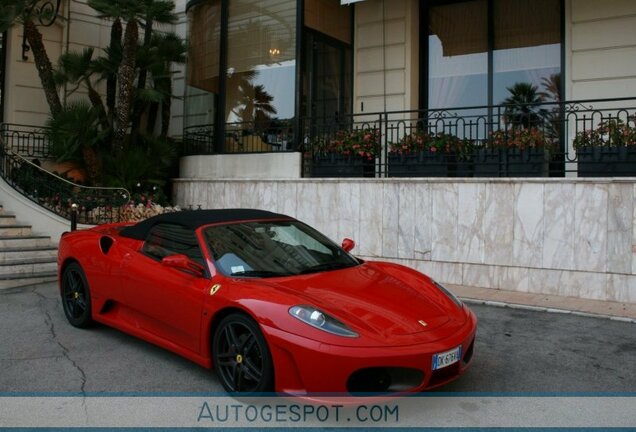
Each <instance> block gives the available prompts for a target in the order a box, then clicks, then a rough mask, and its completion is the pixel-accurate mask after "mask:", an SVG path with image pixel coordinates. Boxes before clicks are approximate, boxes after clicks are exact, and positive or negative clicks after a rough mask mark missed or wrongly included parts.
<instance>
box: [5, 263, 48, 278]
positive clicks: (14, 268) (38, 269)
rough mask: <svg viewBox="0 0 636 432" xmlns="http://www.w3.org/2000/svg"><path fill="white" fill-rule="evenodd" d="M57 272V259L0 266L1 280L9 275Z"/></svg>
mask: <svg viewBox="0 0 636 432" xmlns="http://www.w3.org/2000/svg"><path fill="white" fill-rule="evenodd" d="M55 271H57V259H55V258H37V259H30V260H22V261H21V262H9V263H2V264H0V280H2V279H3V278H4V276H7V275H20V274H21V275H25V274H29V275H30V274H35V273H42V272H55Z"/></svg>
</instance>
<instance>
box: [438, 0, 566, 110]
mask: <svg viewBox="0 0 636 432" xmlns="http://www.w3.org/2000/svg"><path fill="white" fill-rule="evenodd" d="M492 4H493V9H492V10H488V2H487V1H486V0H473V1H464V2H457V3H453V4H447V5H441V6H432V7H430V8H429V10H428V12H429V14H428V16H429V23H428V31H429V38H428V39H429V46H428V49H429V78H428V89H429V90H428V107H429V108H432V109H435V108H450V107H462V106H476V105H486V104H489V103H493V104H500V103H502V102H503V101H504V100H506V99H507V98H509V97H510V91H509V90H508V89H509V88H512V87H513V86H515V84H518V83H526V84H530V87H536V89H537V90H536V93H537V95H538V96H539V97H540V98H542V99H543V100H546V101H554V100H558V99H560V87H561V86H560V76H561V67H560V65H561V45H560V44H561V25H560V21H561V0H494V1H493V2H492ZM489 14H490V17H491V19H490V20H489ZM489 22H490V23H492V27H491V28H489ZM489 34H490V35H491V37H490V38H489ZM489 53H491V54H492V64H491V65H489V60H488V55H489ZM490 79H492V94H488V87H489V81H490ZM526 88H527V86H526Z"/></svg>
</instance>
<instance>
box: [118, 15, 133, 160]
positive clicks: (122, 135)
mask: <svg viewBox="0 0 636 432" xmlns="http://www.w3.org/2000/svg"><path fill="white" fill-rule="evenodd" d="M138 40H139V27H138V25H137V21H134V20H132V21H128V23H127V24H126V32H125V33H124V46H123V55H122V60H121V65H119V95H118V103H117V109H116V121H115V129H114V133H113V148H114V149H115V150H122V149H123V148H124V143H125V141H126V132H127V130H128V124H129V122H130V110H131V105H132V101H133V96H134V95H133V93H134V90H135V89H134V85H135V52H136V51H137V41H138Z"/></svg>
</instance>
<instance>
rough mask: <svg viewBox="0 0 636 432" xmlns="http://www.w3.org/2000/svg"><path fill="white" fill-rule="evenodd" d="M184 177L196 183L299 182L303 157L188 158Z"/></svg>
mask: <svg viewBox="0 0 636 432" xmlns="http://www.w3.org/2000/svg"><path fill="white" fill-rule="evenodd" d="M179 173H180V175H181V177H185V178H197V179H224V178H251V179H298V178H300V177H301V173H302V154H301V153H291V152H290V153H287V152H281V153H248V154H225V155H197V156H185V157H182V158H181V160H180V161H179Z"/></svg>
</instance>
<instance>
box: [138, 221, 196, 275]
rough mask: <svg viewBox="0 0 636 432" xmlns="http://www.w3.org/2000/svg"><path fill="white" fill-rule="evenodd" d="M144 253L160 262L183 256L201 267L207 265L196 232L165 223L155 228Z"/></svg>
mask: <svg viewBox="0 0 636 432" xmlns="http://www.w3.org/2000/svg"><path fill="white" fill-rule="evenodd" d="M142 251H143V252H144V253H145V254H146V255H148V256H150V257H152V258H154V259H156V260H158V261H160V260H161V259H163V258H165V257H167V256H170V255H175V254H183V255H186V256H187V257H188V258H190V259H191V260H193V261H196V262H197V263H199V264H201V265H204V263H205V261H204V259H203V254H202V253H201V249H200V248H199V242H198V240H197V238H196V235H195V234H194V231H193V230H191V229H188V228H185V227H182V226H180V225H174V224H166V223H164V224H159V225H156V226H154V227H153V228H152V229H151V230H150V233H149V234H148V238H147V239H146V241H145V242H144V245H143V248H142Z"/></svg>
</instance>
